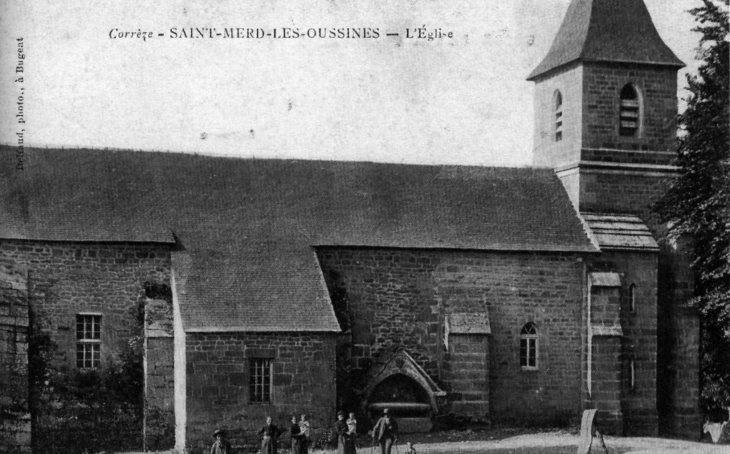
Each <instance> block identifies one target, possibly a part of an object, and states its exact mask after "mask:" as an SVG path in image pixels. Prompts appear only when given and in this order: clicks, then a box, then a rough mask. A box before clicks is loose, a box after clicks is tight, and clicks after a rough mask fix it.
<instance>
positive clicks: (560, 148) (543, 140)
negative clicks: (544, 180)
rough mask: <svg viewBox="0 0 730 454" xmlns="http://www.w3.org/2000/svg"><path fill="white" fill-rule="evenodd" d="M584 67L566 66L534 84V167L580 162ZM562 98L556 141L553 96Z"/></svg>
mask: <svg viewBox="0 0 730 454" xmlns="http://www.w3.org/2000/svg"><path fill="white" fill-rule="evenodd" d="M582 79H583V67H582V66H580V65H566V66H565V67H564V68H563V69H558V70H556V71H555V72H554V73H551V77H548V78H544V79H540V80H538V81H537V83H536V84H535V95H534V99H535V121H534V122H533V124H534V132H533V135H534V141H535V150H534V153H533V164H534V165H535V166H539V167H556V166H558V165H562V164H568V163H572V162H576V161H578V160H579V159H580V146H581V141H582V134H583V127H582V110H581V106H582V105H583V96H584V95H583V90H582ZM556 91H560V93H561V94H562V97H563V106H562V113H563V115H562V118H563V125H562V130H563V137H562V140H560V141H556V140H555V120H556V118H555V93H556Z"/></svg>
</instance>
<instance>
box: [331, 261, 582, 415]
mask: <svg viewBox="0 0 730 454" xmlns="http://www.w3.org/2000/svg"><path fill="white" fill-rule="evenodd" d="M318 257H319V260H320V263H321V266H322V269H323V272H324V275H325V278H326V279H327V280H328V285H329V286H330V291H332V286H334V285H337V286H341V287H343V288H344V290H345V291H346V294H347V304H348V312H349V314H350V319H351V320H352V333H351V334H352V346H351V365H352V375H353V377H355V379H354V381H355V382H357V377H362V376H365V375H366V374H365V372H366V371H367V370H368V369H369V367H370V366H371V364H372V362H373V359H374V358H377V357H378V356H379V355H381V354H382V353H383V352H384V351H387V350H389V349H392V348H393V347H394V346H403V347H404V348H405V349H406V351H407V352H408V353H409V354H410V355H411V356H413V358H414V359H415V360H416V361H417V362H418V363H419V364H420V365H421V366H422V367H423V368H424V369H425V370H426V372H427V373H428V374H429V376H430V377H431V378H432V379H433V380H434V381H435V382H436V383H437V384H438V385H439V386H440V387H441V388H442V389H443V390H445V391H447V392H448V395H447V404H446V408H444V409H443V411H444V412H451V411H457V410H458V411H460V412H461V411H464V412H466V414H467V415H470V413H471V411H472V409H470V408H469V405H468V402H469V401H481V402H483V401H484V400H485V394H486V393H488V402H489V406H490V407H491V408H490V414H489V415H471V416H474V417H476V416H479V417H481V418H483V417H485V416H489V417H491V418H493V419H495V420H498V421H503V422H508V421H518V422H521V423H525V422H540V420H542V421H543V422H551V421H547V420H554V419H556V418H558V419H567V418H570V417H572V416H576V415H578V414H579V412H580V351H581V337H580V329H581V316H582V315H581V314H582V312H581V306H582V301H583V291H582V285H583V274H582V273H583V263H582V262H581V260H582V259H581V258H580V257H579V256H577V255H573V254H566V255H563V254H558V253H545V254H535V253H508V252H476V251H473V252H472V251H446V250H441V251H433V250H430V251H429V250H422V251H413V250H400V249H366V248H362V249H356V248H320V249H319V250H318ZM333 276H335V277H336V279H333ZM334 280H336V281H337V282H334ZM341 290H342V289H340V291H341ZM474 312H481V313H484V312H488V313H489V318H490V322H491V332H492V334H491V335H490V336H488V341H480V342H483V345H484V346H485V348H488V349H489V351H488V363H484V364H485V366H488V367H485V368H484V369H482V370H479V367H482V366H481V364H482V363H481V362H480V361H479V360H478V357H479V355H480V352H476V351H472V350H473V348H472V347H473V345H472V346H469V347H460V348H465V349H466V350H469V351H468V352H467V351H464V352H463V354H469V355H472V356H473V357H474V358H473V359H470V360H469V361H467V362H466V363H462V362H461V359H460V358H459V357H458V355H455V356H452V353H451V352H449V353H447V352H446V350H445V347H444V339H443V336H444V317H445V315H446V314H450V313H474ZM527 322H533V323H535V324H537V326H538V336H539V339H538V342H539V345H540V347H539V353H538V362H539V368H538V370H535V371H528V370H522V369H521V367H520V362H519V360H520V358H519V345H520V331H521V329H522V327H523V326H524V325H525V324H526V323H527ZM487 345H488V347H487ZM481 374H488V377H489V379H488V383H484V382H479V381H477V382H478V383H480V385H481V384H482V383H483V384H484V385H487V388H488V389H484V388H483V387H481V386H479V387H477V386H474V388H475V389H471V390H468V391H467V390H462V389H461V387H462V385H463V384H464V381H463V380H465V379H467V377H472V378H474V377H476V376H481ZM363 385H364V384H362V383H359V384H358V383H354V384H353V386H354V387H355V388H362V387H363ZM476 388H481V389H476ZM457 390H458V391H457ZM553 422H554V421H553Z"/></svg>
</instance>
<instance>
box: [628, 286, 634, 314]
mask: <svg viewBox="0 0 730 454" xmlns="http://www.w3.org/2000/svg"><path fill="white" fill-rule="evenodd" d="M629 311H631V312H636V284H631V285H630V286H629Z"/></svg>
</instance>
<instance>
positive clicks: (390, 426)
mask: <svg viewBox="0 0 730 454" xmlns="http://www.w3.org/2000/svg"><path fill="white" fill-rule="evenodd" d="M376 440H377V441H378V443H379V444H380V454H390V450H391V449H392V448H393V443H397V442H398V423H397V422H395V419H393V418H391V417H390V411H389V410H388V409H387V408H386V409H385V410H383V417H382V418H380V419H379V420H378V422H377V423H376V424H375V427H373V444H375V441H376Z"/></svg>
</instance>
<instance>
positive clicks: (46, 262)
mask: <svg viewBox="0 0 730 454" xmlns="http://www.w3.org/2000/svg"><path fill="white" fill-rule="evenodd" d="M0 262H6V263H9V264H10V266H11V267H12V269H13V270H15V271H19V270H22V272H23V273H25V275H26V276H27V277H28V288H29V298H28V301H29V311H30V315H31V317H30V319H31V325H32V327H33V329H34V330H36V331H34V336H36V337H39V336H41V337H43V338H47V340H48V347H44V348H50V350H49V352H48V353H49V354H48V356H46V354H45V353H44V354H42V356H39V357H38V360H41V361H42V362H43V367H44V368H47V370H49V371H51V372H53V373H52V376H53V377H55V378H54V380H66V381H69V380H70V381H69V386H72V385H73V386H76V384H78V383H77V381H78V380H77V379H79V377H77V376H75V375H74V374H73V373H72V372H73V371H75V370H76V369H77V364H76V350H77V342H76V337H77V333H76V316H77V314H79V313H93V314H99V315H101V330H100V331H101V339H100V340H101V342H100V352H101V367H100V368H99V371H100V372H101V374H99V375H100V376H101V377H103V376H104V373H105V372H106V371H109V370H114V371H117V370H119V369H120V367H127V366H131V367H135V366H134V364H132V363H129V361H135V360H134V358H135V356H134V355H133V354H130V352H131V346H130V341H134V340H136V341H137V342H138V346H137V348H138V351H139V349H140V348H141V341H142V337H141V336H142V334H143V331H142V321H143V318H142V317H143V315H144V304H145V301H146V298H145V283H147V282H149V283H154V284H161V285H169V276H170V255H169V250H168V248H167V247H165V246H159V245H152V244H136V243H135V244H131V243H124V244H120V243H116V244H101V243H71V242H39V241H18V240H3V241H0ZM43 345H46V344H43ZM125 361H126V362H125ZM122 364H124V366H122ZM139 366H140V367H141V364H140V365H139ZM125 378H129V377H125ZM98 385H99V386H102V387H103V386H109V385H107V384H105V382H104V380H101V381H100V382H99V383H98ZM95 386H96V385H95ZM90 392H98V390H96V391H94V390H90ZM140 392H141V390H140ZM38 395H43V396H46V397H44V398H43V399H44V400H43V403H39V405H41V406H40V407H38V408H36V409H35V410H33V411H34V412H35V413H34V422H33V440H34V444H38V449H46V448H49V449H50V447H51V446H52V445H53V446H55V445H56V444H58V443H60V444H62V445H64V444H67V443H71V442H75V441H74V437H75V435H73V433H71V432H69V431H68V430H66V426H68V425H69V424H71V423H70V422H69V420H68V418H67V417H66V416H67V415H65V414H63V411H71V412H73V411H75V410H74V408H76V407H74V406H76V405H81V406H82V407H79V408H84V409H85V410H84V411H85V412H86V413H89V414H88V415H85V416H84V418H86V419H84V421H83V422H82V421H81V418H79V421H78V423H76V424H75V426H74V427H76V428H77V429H78V430H80V431H83V430H84V429H83V424H92V425H94V424H95V423H94V422H93V418H95V416H94V415H93V414H92V413H93V411H94V410H93V409H92V408H87V407H88V406H87V407H83V405H85V404H83V403H81V402H80V400H79V399H81V400H83V398H81V397H80V398H79V399H76V397H75V396H66V397H64V396H63V395H59V394H58V392H56V393H53V391H52V390H51V389H50V388H49V389H45V388H44V390H38ZM51 396H54V397H51ZM49 398H50V399H62V401H63V402H64V405H63V409H66V408H67V410H63V409H61V410H58V408H61V407H58V406H54V405H53V404H52V403H50V404H49V402H47V399H49ZM153 403H154V402H153ZM136 404H137V402H136V401H135V402H130V405H136ZM30 407H31V409H33V408H35V407H33V403H32V402H31V403H30ZM125 408H126V407H125ZM163 412H164V409H163ZM87 417H88V418H92V419H88V418H87ZM103 417H104V418H107V419H108V421H106V419H105V421H106V423H109V424H114V415H111V414H105V415H103ZM165 417H168V419H169V415H168V416H165ZM119 418H121V419H122V420H123V421H124V423H121V424H123V425H124V427H122V426H117V427H116V432H117V433H111V432H109V436H110V437H111V438H109V439H108V440H106V441H104V440H105V436H106V435H105V431H104V430H103V429H102V428H101V427H100V426H99V431H97V433H96V434H95V436H94V443H97V442H98V443H99V446H98V447H99V450H102V448H101V446H106V445H105V443H111V444H117V440H116V438H114V437H117V438H119V437H121V435H120V434H124V438H125V440H124V442H125V443H129V444H130V445H129V447H133V446H134V447H137V448H141V445H142V441H141V435H142V421H141V420H140V421H137V420H136V418H137V416H136V413H135V414H131V413H130V414H127V413H125V414H124V415H121V416H119ZM99 424H101V423H99ZM57 432H58V433H59V434H63V436H64V437H66V438H63V437H61V438H59V437H58V436H56V435H54V434H55V433H57ZM127 434H133V435H131V436H127ZM67 438H68V439H67ZM107 438H108V437H107ZM110 440H112V441H110ZM89 443H91V441H89ZM87 445H88V446H89V447H90V448H93V446H91V445H89V444H88V443H87ZM118 446H119V445H118ZM67 447H68V446H67ZM119 447H121V446H119ZM168 447H169V446H168Z"/></svg>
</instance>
